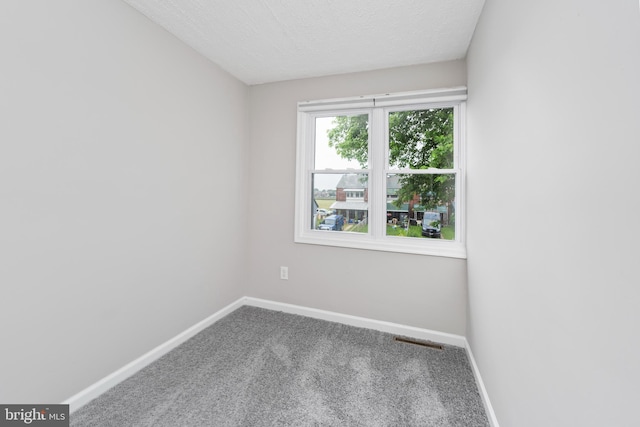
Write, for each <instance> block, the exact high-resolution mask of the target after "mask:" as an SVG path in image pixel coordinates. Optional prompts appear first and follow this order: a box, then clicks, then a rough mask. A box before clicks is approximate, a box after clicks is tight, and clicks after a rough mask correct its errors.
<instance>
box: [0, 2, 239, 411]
mask: <svg viewBox="0 0 640 427" xmlns="http://www.w3.org/2000/svg"><path fill="white" fill-rule="evenodd" d="M0 52H2V58H1V61H2V66H1V67H0V116H1V117H2V119H0V122H1V125H0V200H1V206H2V208H1V209H0V286H1V297H0V299H1V303H0V305H1V308H0V337H2V338H1V342H2V344H0V345H1V350H0V402H3V403H11V402H14V403H25V402H59V401H62V400H64V399H66V398H68V397H70V396H71V395H73V394H74V393H77V392H78V391H80V390H82V389H83V388H85V387H86V386H88V385H90V384H92V383H94V382H95V381H97V380H98V379H100V378H102V377H104V376H105V375H107V374H109V373H111V372H113V371H115V370H116V369H118V368H120V367H122V366H123V365H125V364H126V363H128V362H130V361H132V360H133V359H135V358H136V357H138V356H140V355H142V354H143V353H145V352H147V351H148V350H150V349H152V348H153V347H155V346H156V345H158V344H160V343H162V342H164V341H166V340H167V339H169V338H171V337H173V336H175V335H176V334H178V333H179V332H182V331H183V330H185V329H186V328H188V327H189V326H191V325H193V324H195V323H196V322H198V321H200V320H202V319H203V318H205V317H207V316H209V315H210V314H212V313H214V312H215V311H217V310H218V309H220V308H221V307H223V306H225V305H227V304H228V303H230V302H231V301H234V300H236V299H237V298H239V297H240V296H242V295H244V291H243V289H242V285H243V283H244V282H245V277H244V276H245V274H244V272H245V271H246V269H245V268H244V267H243V264H242V263H241V260H242V257H241V253H242V252H243V251H244V249H245V247H246V237H245V233H244V229H243V227H238V226H237V223H236V222H233V221H231V219H232V218H231V215H230V214H229V209H234V210H245V206H246V202H245V200H246V198H245V194H244V190H245V189H246V187H247V182H246V173H245V169H244V167H245V163H246V151H245V149H246V136H245V131H244V129H245V127H246V112H247V106H246V100H247V88H246V86H245V85H243V84H242V83H240V82H238V81H237V80H235V79H234V78H232V77H230V76H229V75H227V74H226V73H224V72H222V71H221V70H220V69H219V68H217V67H216V66H214V65H213V64H211V63H210V62H209V61H206V60H205V59H203V58H202V57H201V56H200V55H198V54H197V53H196V52H194V51H192V50H191V49H189V48H187V47H186V46H185V45H184V44H182V43H181V42H179V41H178V40H177V39H175V38H174V37H172V36H170V35H169V34H168V33H166V32H165V31H164V30H162V29H160V27H158V26H157V25H155V24H152V23H151V22H150V21H148V20H147V19H146V18H144V17H143V16H142V15H141V14H139V13H138V12H135V11H134V10H133V9H131V8H130V7H129V6H127V5H125V4H124V3H122V2H120V1H115V0H101V1H90V2H88V1H85V0H57V1H49V0H39V1H35V0H34V1H29V2H21V1H4V2H1V3H0Z"/></svg>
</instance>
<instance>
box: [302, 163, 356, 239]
mask: <svg viewBox="0 0 640 427" xmlns="http://www.w3.org/2000/svg"><path fill="white" fill-rule="evenodd" d="M311 204H312V209H311V212H312V217H313V218H312V220H311V227H312V228H314V229H316V230H322V231H346V232H351V233H366V232H367V231H368V224H367V218H368V217H369V189H368V175H367V174H344V175H343V174H335V173H327V174H325V173H314V174H313V200H312V201H311Z"/></svg>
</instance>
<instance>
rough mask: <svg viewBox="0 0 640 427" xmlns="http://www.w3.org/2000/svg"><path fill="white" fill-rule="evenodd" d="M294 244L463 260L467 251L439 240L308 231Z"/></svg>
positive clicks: (462, 246)
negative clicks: (374, 237) (379, 237)
mask: <svg viewBox="0 0 640 427" xmlns="http://www.w3.org/2000/svg"><path fill="white" fill-rule="evenodd" d="M294 241H295V242H296V243H304V244H311V245H322V246H336V247H342V248H352V249H365V250H372V251H382V252H398V253H407V254H415V255H429V256H439V257H447V258H460V259H466V258H467V248H466V247H465V245H464V244H463V243H460V242H455V241H450V240H441V239H429V240H427V239H417V238H407V237H392V236H391V237H385V238H384V239H383V240H376V239H372V238H371V237H370V236H369V235H367V234H362V235H358V234H354V233H342V232H339V231H332V232H328V231H311V230H310V231H309V232H308V233H305V234H304V235H296V236H295V239H294Z"/></svg>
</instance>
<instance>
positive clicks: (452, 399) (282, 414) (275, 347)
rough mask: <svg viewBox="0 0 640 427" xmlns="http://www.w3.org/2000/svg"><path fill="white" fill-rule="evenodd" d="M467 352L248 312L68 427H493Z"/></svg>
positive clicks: (96, 403) (85, 410)
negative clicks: (490, 426)
mask: <svg viewBox="0 0 640 427" xmlns="http://www.w3.org/2000/svg"><path fill="white" fill-rule="evenodd" d="M488 425H489V423H488V420H487V417H486V415H485V412H484V408H483V405H482V401H481V399H480V395H479V394H478V389H477V387H476V383H475V380H474V377H473V373H472V371H471V367H470V365H469V361H468V359H467V356H466V353H465V351H464V350H463V349H461V348H457V347H452V346H444V349H443V350H437V349H432V348H427V347H422V346H417V345H412V344H405V343H400V342H396V341H394V340H393V336H392V335H389V334H385V333H382V332H377V331H372V330H368V329H362V328H355V327H352V326H345V325H342V324H338V323H332V322H326V321H322V320H316V319H311V318H307V317H303V316H297V315H292V314H286V313H280V312H275V311H270V310H264V309H261V308H255V307H248V306H244V307H242V308H240V309H238V310H236V311H234V312H233V313H231V314H229V315H228V316H226V317H224V318H223V319H221V320H219V321H218V322H217V323H215V324H214V325H212V326H210V327H209V328H207V329H205V330H204V331H202V332H201V333H199V334H198V335H196V336H195V337H193V338H192V339H190V340H189V341H187V342H186V343H184V344H183V345H181V346H180V347H178V348H177V349H175V350H173V351H171V352H170V353H168V354H166V355H165V356H163V357H162V358H160V359H159V360H157V361H156V362H154V363H152V364H151V365H149V366H147V367H146V368H144V369H143V370H141V371H140V372H138V373H137V374H135V375H134V376H132V377H131V378H129V379H127V380H126V381H124V382H122V383H120V384H119V385H117V386H115V387H114V388H112V389H110V390H108V391H107V392H106V393H104V394H103V395H101V396H100V397H98V398H97V399H95V400H93V401H91V402H89V403H88V404H87V405H85V406H84V407H82V408H81V409H80V410H78V411H76V412H75V413H73V414H72V415H71V426H118V427H125V426H154V427H158V426H167V427H169V426H170V427H176V426H451V427H456V426H488Z"/></svg>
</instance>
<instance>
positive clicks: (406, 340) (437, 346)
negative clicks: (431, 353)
mask: <svg viewBox="0 0 640 427" xmlns="http://www.w3.org/2000/svg"><path fill="white" fill-rule="evenodd" d="M393 339H394V340H395V341H399V342H404V343H407V344H415V345H421V346H423V347H429V348H435V349H438V350H442V349H443V347H442V344H438V343H435V342H432V341H418V340H413V339H410V338H403V337H395V338H393Z"/></svg>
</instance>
